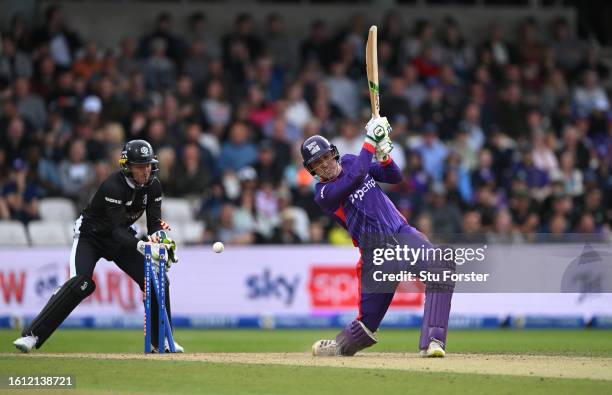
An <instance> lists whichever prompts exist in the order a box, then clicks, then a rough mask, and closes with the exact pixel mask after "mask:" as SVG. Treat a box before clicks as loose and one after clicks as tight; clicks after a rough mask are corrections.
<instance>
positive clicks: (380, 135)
mask: <svg viewBox="0 0 612 395" xmlns="http://www.w3.org/2000/svg"><path fill="white" fill-rule="evenodd" d="M365 128H366V137H365V140H366V143H369V144H371V145H372V146H374V147H376V145H377V144H378V143H379V142H381V141H382V140H383V139H384V138H385V137H387V136H388V135H389V133H391V125H390V124H389V121H388V120H387V117H372V118H371V119H370V120H369V121H368V123H367V124H366V127H365Z"/></svg>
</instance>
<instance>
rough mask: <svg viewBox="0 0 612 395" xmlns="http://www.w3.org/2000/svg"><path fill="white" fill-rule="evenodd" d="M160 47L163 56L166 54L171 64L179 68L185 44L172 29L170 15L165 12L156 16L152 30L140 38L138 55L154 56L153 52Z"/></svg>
mask: <svg viewBox="0 0 612 395" xmlns="http://www.w3.org/2000/svg"><path fill="white" fill-rule="evenodd" d="M161 47H163V48H164V56H165V55H166V54H167V55H168V57H169V58H170V59H171V61H172V66H173V67H176V66H178V67H179V68H180V65H181V62H182V60H183V58H184V56H185V52H186V50H185V49H186V45H185V41H184V40H183V38H182V37H181V36H179V35H177V34H175V33H174V32H173V31H172V16H171V15H170V14H169V13H166V12H162V13H160V14H159V15H158V16H157V21H156V25H155V28H154V30H153V31H152V32H151V33H150V34H148V35H146V36H144V37H142V39H141V40H140V48H139V54H140V57H143V58H147V57H151V56H153V57H155V56H156V55H155V52H156V51H158V50H159V48H161Z"/></svg>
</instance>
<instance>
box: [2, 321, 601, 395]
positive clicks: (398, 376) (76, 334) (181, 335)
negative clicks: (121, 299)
mask: <svg viewBox="0 0 612 395" xmlns="http://www.w3.org/2000/svg"><path fill="white" fill-rule="evenodd" d="M335 333H336V332H335V331H315V330H311V331H301V330H283V331H281V330H277V331H256V330H253V331H251V330H227V331H218V330H204V331H193V330H177V333H176V338H177V340H178V341H179V342H180V343H181V344H182V345H183V346H184V347H185V349H186V351H187V352H188V353H187V354H185V357H187V356H189V355H192V354H193V353H243V352H247V353H294V354H287V358H292V357H294V356H295V355H297V356H298V357H299V358H301V359H302V360H306V361H311V362H312V359H310V357H308V356H307V355H306V353H307V352H308V351H309V349H310V345H311V344H312V343H313V342H314V341H315V340H317V339H320V338H331V337H333V336H334V335H335ZM16 337H18V333H17V332H16V331H7V330H4V331H0V353H1V355H0V376H3V375H4V376H6V375H52V374H56V375H66V374H70V375H73V376H74V377H75V379H76V391H73V390H70V391H69V393H81V392H85V393H91V392H95V393H105V392H109V393H110V392H112V393H130V394H131V393H134V394H135V393H142V394H144V393H211V394H225V393H227V394H240V393H245V394H313V393H317V394H324V393H329V394H337V393H350V394H360V393H365V394H374V393H376V394H387V393H394V394H395V393H417V392H423V391H426V392H427V393H445V394H450V393H457V392H461V393H470V394H471V393H483V394H490V393H499V392H502V393H518V392H521V393H527V394H530V393H555V394H556V393H568V394H569V393H577V392H588V393H593V394H596V393H602V394H603V393H611V392H612V376H605V377H606V379H584V378H558V377H553V376H551V375H549V376H546V375H545V374H543V375H539V373H538V370H537V368H538V366H534V372H527V373H526V374H525V375H520V374H517V373H516V372H514V373H511V374H512V375H510V374H505V373H500V374H488V373H465V372H449V371H440V369H442V370H444V368H445V366H446V365H448V364H450V363H451V362H452V361H453V359H452V356H453V355H460V354H487V355H489V356H491V357H493V356H497V357H496V358H498V360H499V358H502V362H492V360H489V359H488V357H487V355H473V358H472V357H470V356H469V355H467V358H468V359H466V361H469V362H471V363H474V362H476V363H477V364H478V363H482V365H483V367H487V366H488V365H491V364H493V363H497V364H500V363H501V364H503V363H504V362H503V359H504V358H505V357H504V356H503V355H502V356H499V355H498V354H505V355H507V356H508V358H510V357H513V358H515V357H516V356H517V355H518V356H520V357H519V358H526V362H525V363H528V360H529V358H530V357H529V356H535V355H538V356H548V357H546V358H547V359H546V360H547V361H548V362H547V363H546V364H547V365H548V364H550V365H554V364H556V363H557V362H558V363H559V364H562V363H565V362H564V361H572V360H576V361H579V362H578V365H584V364H585V363H588V362H589V361H591V360H593V361H596V364H597V365H601V364H602V361H603V363H604V364H605V365H606V366H607V365H608V364H612V331H604V330H576V331H573V330H559V331H551V330H546V331H544V330H523V331H516V330H490V331H451V332H450V333H449V338H448V348H447V351H448V352H449V358H447V359H444V360H427V361H421V360H416V359H415V362H418V363H419V364H420V365H421V368H422V366H423V364H426V365H425V366H426V367H425V368H422V369H421V370H411V369H402V370H400V369H399V368H398V369H395V368H394V367H393V365H391V366H386V367H385V368H380V366H378V365H377V366H376V367H374V368H368V367H367V366H366V367H346V366H345V367H343V365H344V364H345V363H347V362H351V361H359V358H352V359H351V358H332V359H326V362H327V361H333V362H334V363H335V362H336V361H337V366H336V367H330V366H311V365H307V366H306V365H304V366H302V365H299V364H296V365H280V364H277V363H274V362H272V363H269V364H266V363H265V361H263V362H262V361H249V362H248V363H240V361H238V363H237V362H236V361H232V362H227V363H226V362H210V361H197V360H192V359H190V360H189V361H187V360H182V359H181V358H182V356H178V357H177V358H173V359H172V360H164V358H166V356H157V357H156V358H150V357H146V359H145V357H142V358H140V355H139V354H140V353H142V349H143V345H142V338H143V336H142V331H113V330H60V331H58V332H57V333H56V334H55V335H54V336H53V337H52V338H51V339H50V340H49V341H48V342H47V343H46V344H45V347H44V348H43V349H41V350H37V351H36V352H35V353H34V354H33V355H19V354H17V353H16V352H15V351H14V348H13V347H12V344H11V342H12V340H14V339H15V338H16ZM379 340H380V342H379V344H378V345H376V346H375V347H373V348H372V349H370V350H371V352H376V353H380V352H384V353H387V352H389V353H391V352H393V353H411V354H413V353H416V345H417V343H418V331H415V330H383V331H380V333H379ZM46 353H49V354H53V353H96V354H100V355H99V356H97V355H96V356H94V355H92V356H91V357H88V356H87V355H86V356H83V355H80V358H74V357H70V356H69V355H68V356H61V357H58V356H53V355H49V356H48V357H45V356H44V354H46ZM109 353H131V354H133V355H132V356H127V357H126V358H135V359H123V357H120V356H119V355H116V356H115V357H117V358H119V359H108V358H115V357H113V355H106V356H104V355H102V354H109ZM364 354H365V357H362V358H361V360H366V361H367V358H373V359H372V360H373V361H376V362H377V364H382V365H384V363H385V359H387V358H385V355H384V354H383V355H382V356H381V355H378V354H372V353H364ZM215 355H216V354H215ZM257 355H259V354H257ZM261 355H262V357H263V356H265V355H264V354H261ZM387 355H388V356H389V359H391V356H392V355H395V356H396V357H397V355H398V354H387ZM463 357H464V358H465V357H466V356H465V355H464V356H463ZM585 357H586V358H585ZM538 358H539V357H538ZM542 358H544V357H542ZM166 359H168V358H166ZM509 366H510V365H509ZM573 366H576V365H573ZM611 366H612V365H611ZM430 367H431V369H430ZM502 368H503V366H502ZM423 369H424V370H423ZM570 369H571V368H570ZM587 371H588V370H587ZM501 372H503V369H502V370H501ZM509 373H510V372H509ZM604 374H605V373H604ZM576 377H580V376H576ZM1 391H2V390H0V392H1ZM11 393H12V392H11Z"/></svg>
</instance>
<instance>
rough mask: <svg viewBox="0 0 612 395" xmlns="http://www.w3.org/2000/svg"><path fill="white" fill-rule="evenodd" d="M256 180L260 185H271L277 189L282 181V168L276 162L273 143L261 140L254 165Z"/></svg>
mask: <svg viewBox="0 0 612 395" xmlns="http://www.w3.org/2000/svg"><path fill="white" fill-rule="evenodd" d="M254 168H255V171H256V172H257V175H258V178H259V180H260V181H261V182H262V183H271V184H272V185H274V186H275V187H278V185H279V184H280V182H281V181H282V179H283V168H284V167H283V166H282V164H281V163H279V162H277V161H276V152H275V150H274V143H273V142H272V141H270V140H263V141H262V142H261V143H259V148H258V150H257V162H255V165H254Z"/></svg>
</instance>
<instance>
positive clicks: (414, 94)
mask: <svg viewBox="0 0 612 395" xmlns="http://www.w3.org/2000/svg"><path fill="white" fill-rule="evenodd" d="M402 78H403V80H404V97H406V99H407V100H408V102H409V103H410V110H411V111H412V112H416V111H417V110H418V109H419V108H421V105H422V104H423V102H424V101H425V100H426V99H427V95H428V93H427V89H425V87H424V86H423V84H421V83H420V82H419V74H418V71H417V69H416V67H414V66H413V65H411V64H406V65H404V67H403V69H402Z"/></svg>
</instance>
